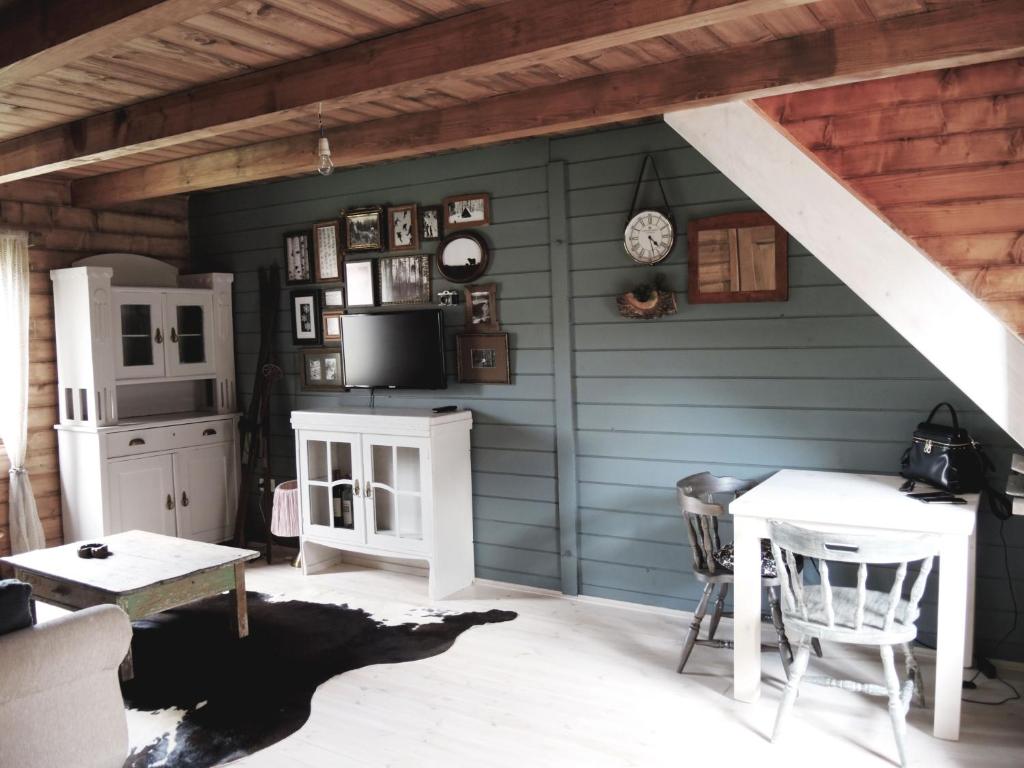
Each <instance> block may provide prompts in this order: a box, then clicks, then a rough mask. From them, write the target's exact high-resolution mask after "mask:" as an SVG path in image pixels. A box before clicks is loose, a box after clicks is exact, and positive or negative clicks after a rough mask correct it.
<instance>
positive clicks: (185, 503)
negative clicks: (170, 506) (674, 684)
mask: <svg viewBox="0 0 1024 768" xmlns="http://www.w3.org/2000/svg"><path fill="white" fill-rule="evenodd" d="M181 506H183V507H187V506H188V494H187V493H185V491H182V492H181Z"/></svg>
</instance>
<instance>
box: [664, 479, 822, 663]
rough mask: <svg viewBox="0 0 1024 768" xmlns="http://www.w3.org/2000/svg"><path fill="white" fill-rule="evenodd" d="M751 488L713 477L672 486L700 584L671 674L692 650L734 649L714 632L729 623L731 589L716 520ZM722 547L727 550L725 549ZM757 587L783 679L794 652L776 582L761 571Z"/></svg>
mask: <svg viewBox="0 0 1024 768" xmlns="http://www.w3.org/2000/svg"><path fill="white" fill-rule="evenodd" d="M756 484H757V483H756V482H755V481H753V480H738V479H736V478H735V477H716V476H715V475H712V474H711V473H710V472H701V473H699V474H696V475H690V476H689V477H684V478H683V479H682V480H680V481H679V482H678V483H676V493H677V494H678V497H679V506H680V508H681V509H682V512H683V521H684V522H685V524H686V535H687V538H688V539H689V541H690V549H691V551H692V553H693V573H694V576H695V577H696V578H697V581H699V582H701V583H702V584H704V593H703V594H702V595H701V598H700V603H698V605H697V610H696V611H694V614H693V621H692V622H691V623H690V629H689V632H687V634H686V639H685V640H684V641H683V650H682V654H681V655H680V658H679V666H678V667H677V668H676V672H679V673H681V672H682V671H683V668H684V667H685V666H686V662H687V661H688V660H689V658H690V654H691V653H692V652H693V647H694V646H695V645H705V646H711V647H713V648H732V647H733V643H732V641H730V640H716V639H715V632H716V631H717V630H718V623H719V621H721V619H722V617H723V616H726V617H729V618H731V617H732V614H731V613H727V612H726V611H725V610H724V609H725V598H726V596H727V595H728V594H729V585H730V584H732V583H733V572H732V570H731V569H729V568H727V567H724V566H723V565H722V564H721V563H720V562H719V561H720V560H722V558H721V553H722V550H723V549H724V548H723V546H722V542H721V540H720V539H719V536H718V521H719V518H721V517H723V516H725V515H726V514H727V510H728V503H729V502H730V501H732V500H733V499H735V498H736V497H737V496H739V495H740V494H741V493H743V492H745V491H749V490H750V489H751V488H753V487H754V486H755V485H756ZM725 546H726V547H728V546H730V545H725ZM769 560H770V558H769ZM766 565H770V562H769V563H766ZM761 583H762V584H763V585H764V588H765V591H766V592H767V593H768V605H769V607H770V610H771V621H772V624H773V625H774V626H775V631H776V633H777V635H778V650H779V655H780V656H781V657H782V666H783V668H784V669H785V670H786V674H787V676H788V675H789V665H790V661H791V660H792V659H793V651H792V649H791V648H790V644H789V639H788V638H787V637H786V631H785V629H784V627H783V620H782V611H781V610H780V608H779V597H778V586H779V579H778V577H777V576H776V575H775V574H774V573H770V574H768V573H765V572H764V571H762V577H761ZM716 588H717V589H718V597H717V599H716V600H715V607H714V611H713V612H712V614H711V623H710V625H709V626H708V636H707V639H699V635H700V627H701V624H702V622H703V621H704V616H705V615H706V614H707V609H708V603H709V602H710V601H711V598H712V597H713V596H714V592H715V589H716ZM769 649H770V647H769ZM815 650H816V651H817V653H818V655H819V656H820V655H821V649H820V646H818V645H815Z"/></svg>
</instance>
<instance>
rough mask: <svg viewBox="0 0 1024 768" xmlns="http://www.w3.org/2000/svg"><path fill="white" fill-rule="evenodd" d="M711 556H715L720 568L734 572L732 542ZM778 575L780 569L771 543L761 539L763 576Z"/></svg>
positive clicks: (769, 577)
mask: <svg viewBox="0 0 1024 768" xmlns="http://www.w3.org/2000/svg"><path fill="white" fill-rule="evenodd" d="M711 557H712V558H714V561H715V565H717V566H718V567H719V568H721V569H722V570H725V571H728V572H729V573H732V572H733V567H734V566H733V563H734V562H735V553H734V551H733V545H732V544H725V545H723V546H722V547H721V548H720V549H719V550H718V551H717V552H715V553H714V554H713V555H712V556H711ZM778 576H779V571H778V569H777V568H776V567H775V558H773V557H772V548H771V544H770V542H769V541H768V540H767V539H761V578H762V579H775V578H778Z"/></svg>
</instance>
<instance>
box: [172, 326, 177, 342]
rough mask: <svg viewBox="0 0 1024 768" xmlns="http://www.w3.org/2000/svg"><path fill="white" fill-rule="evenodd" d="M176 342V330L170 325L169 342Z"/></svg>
mask: <svg viewBox="0 0 1024 768" xmlns="http://www.w3.org/2000/svg"><path fill="white" fill-rule="evenodd" d="M177 343H178V332H177V331H176V330H174V328H173V327H172V328H171V344H177Z"/></svg>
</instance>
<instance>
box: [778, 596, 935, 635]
mask: <svg viewBox="0 0 1024 768" xmlns="http://www.w3.org/2000/svg"><path fill="white" fill-rule="evenodd" d="M804 599H805V600H806V601H807V613H808V618H809V621H805V620H804V619H803V616H802V615H798V614H794V613H793V612H791V611H790V610H789V609H788V608H787V607H786V606H785V604H783V610H782V615H783V618H784V619H785V622H786V626H787V627H789V628H792V629H794V630H796V631H797V632H799V633H801V634H805V635H809V636H811V637H819V638H821V639H822V640H833V641H835V642H839V643H855V644H857V645H880V644H884V645H894V644H897V643H909V642H910V641H911V640H913V639H914V638H915V637H917V627H916V626H915V625H914V624H913V623H911V624H904V623H903V621H902V619H903V617H904V616H906V615H907V610H908V607H909V606H908V603H907V601H906V600H900V602H899V604H898V606H897V608H896V617H895V621H893V624H892V627H891V628H890V629H888V630H887V629H885V628H884V627H885V612H886V610H887V609H888V607H889V595H888V593H886V592H878V591H875V590H870V589H869V590H866V592H865V597H864V623H863V626H862V628H861V629H859V630H857V629H854V625H855V621H856V614H857V590H856V588H854V587H832V610H833V612H834V613H835V626H833V627H827V626H823V624H825V623H826V621H827V619H826V618H825V602H824V590H823V589H822V588H821V587H820V586H817V585H813V584H805V585H804Z"/></svg>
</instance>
